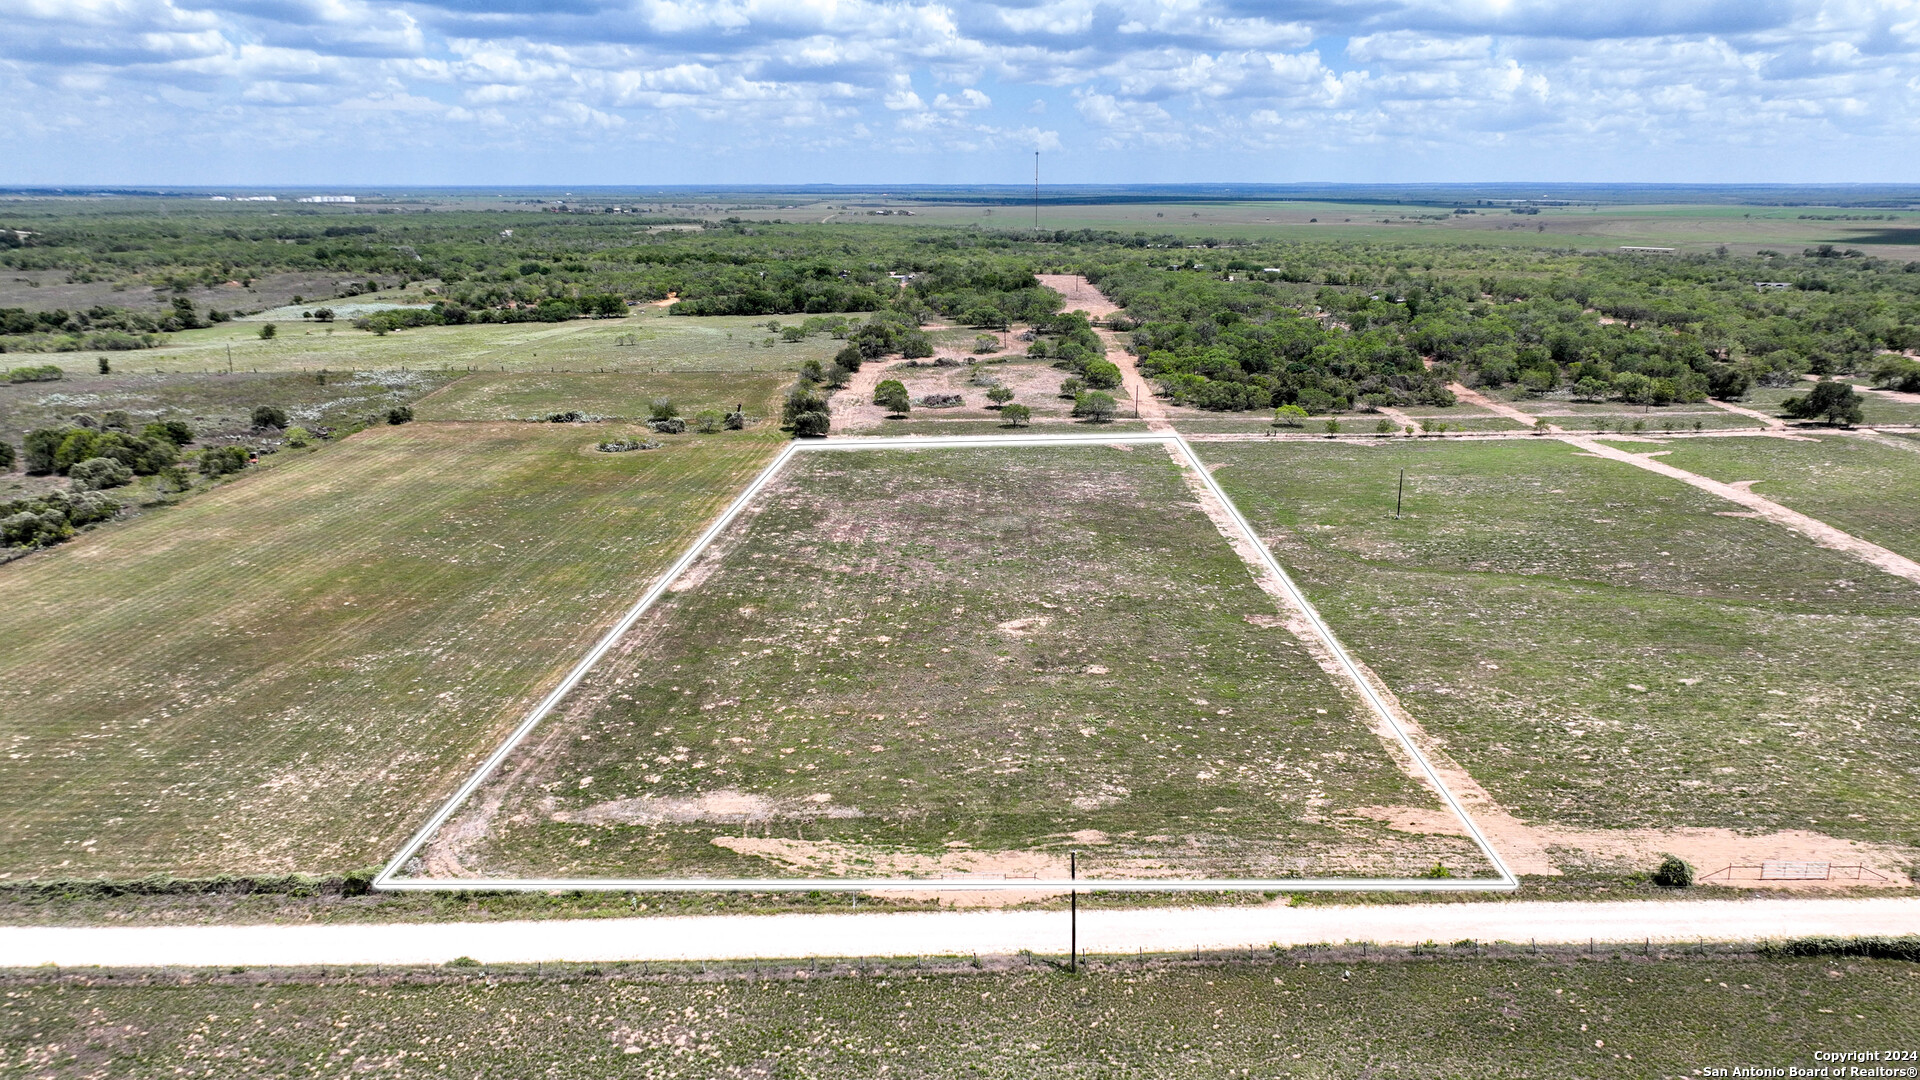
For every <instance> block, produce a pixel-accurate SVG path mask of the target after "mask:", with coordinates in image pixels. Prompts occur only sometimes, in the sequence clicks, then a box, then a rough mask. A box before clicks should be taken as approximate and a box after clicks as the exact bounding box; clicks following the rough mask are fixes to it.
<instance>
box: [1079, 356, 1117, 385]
mask: <svg viewBox="0 0 1920 1080" xmlns="http://www.w3.org/2000/svg"><path fill="white" fill-rule="evenodd" d="M1081 377H1082V378H1084V379H1086V380H1087V385H1088V386H1091V387H1093V388H1094V389H1095V390H1112V389H1113V388H1114V387H1116V386H1119V385H1120V365H1118V364H1116V363H1114V362H1113V361H1111V360H1089V361H1087V369H1086V372H1085V374H1083V375H1082V376H1081Z"/></svg>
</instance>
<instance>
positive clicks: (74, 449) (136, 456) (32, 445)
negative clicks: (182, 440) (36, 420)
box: [27, 427, 180, 476]
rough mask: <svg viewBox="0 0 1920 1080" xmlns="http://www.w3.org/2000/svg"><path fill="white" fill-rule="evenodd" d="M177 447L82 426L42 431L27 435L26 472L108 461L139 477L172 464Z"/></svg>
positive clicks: (63, 469) (59, 470)
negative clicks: (98, 459) (120, 465)
mask: <svg viewBox="0 0 1920 1080" xmlns="http://www.w3.org/2000/svg"><path fill="white" fill-rule="evenodd" d="M179 453H180V449H179V447H177V446H175V445H174V444H173V442H172V441H170V440H168V439H155V438H150V437H146V436H142V435H130V434H128V433H126V432H123V431H95V430H92V429H91V428H86V427H70V428H42V429H40V430H37V431H33V432H29V433H28V435H27V471H28V472H30V473H35V474H37V475H45V474H47V473H65V472H67V470H69V469H71V468H73V467H74V466H75V465H78V464H80V463H81V462H83V461H85V460H87V459H88V458H98V457H103V458H112V459H113V460H115V461H117V462H119V463H120V464H122V465H125V466H126V467H127V468H129V469H131V470H133V472H134V473H135V474H137V475H140V476H150V475H152V474H153V473H155V472H158V471H159V470H160V469H161V468H163V467H165V466H168V465H171V464H173V462H174V461H175V459H176V458H178V456H179Z"/></svg>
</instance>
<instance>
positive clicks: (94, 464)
mask: <svg viewBox="0 0 1920 1080" xmlns="http://www.w3.org/2000/svg"><path fill="white" fill-rule="evenodd" d="M67 476H68V477H70V478H71V479H72V480H73V486H74V489H75V490H77V491H102V490H105V489H107V488H117V487H121V486H123V485H125V484H128V483H130V482H132V480H133V470H132V469H129V468H127V467H126V466H125V465H122V464H120V463H119V462H117V461H115V460H113V459H112V458H104V457H97V458H88V459H87V460H85V461H82V462H80V463H78V464H76V465H74V467H73V468H71V469H68V470H67Z"/></svg>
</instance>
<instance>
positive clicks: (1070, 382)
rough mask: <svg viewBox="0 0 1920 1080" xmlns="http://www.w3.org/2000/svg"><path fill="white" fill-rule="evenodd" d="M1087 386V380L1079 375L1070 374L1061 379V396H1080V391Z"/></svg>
mask: <svg viewBox="0 0 1920 1080" xmlns="http://www.w3.org/2000/svg"><path fill="white" fill-rule="evenodd" d="M1086 388H1087V380H1085V379H1083V378H1081V377H1080V376H1078V375H1069V376H1067V377H1066V378H1064V379H1062V380H1060V396H1061V397H1063V398H1077V397H1079V396H1080V391H1082V390H1085V389H1086Z"/></svg>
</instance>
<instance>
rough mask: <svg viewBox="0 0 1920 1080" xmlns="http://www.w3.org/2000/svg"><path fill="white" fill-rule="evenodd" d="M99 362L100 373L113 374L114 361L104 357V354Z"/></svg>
mask: <svg viewBox="0 0 1920 1080" xmlns="http://www.w3.org/2000/svg"><path fill="white" fill-rule="evenodd" d="M99 362H100V374H102V375H111V374H113V363H112V361H110V360H108V359H107V358H106V357H104V356H103V357H101V358H100V361H99Z"/></svg>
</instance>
